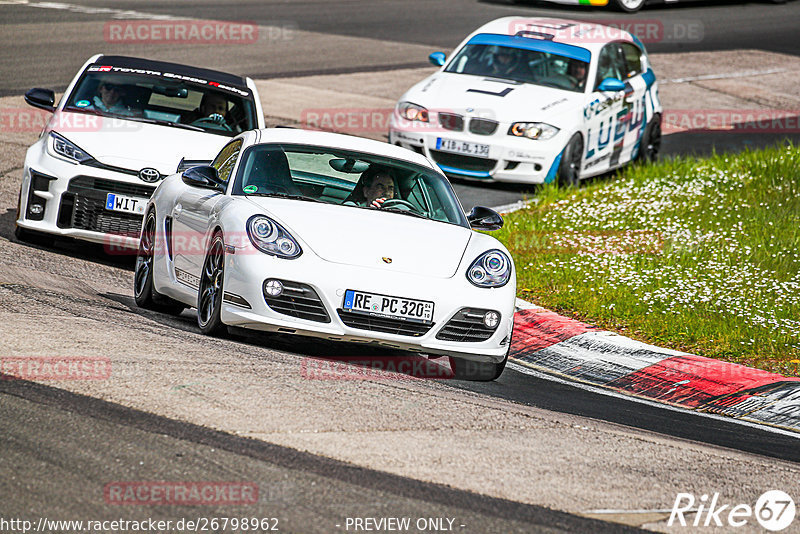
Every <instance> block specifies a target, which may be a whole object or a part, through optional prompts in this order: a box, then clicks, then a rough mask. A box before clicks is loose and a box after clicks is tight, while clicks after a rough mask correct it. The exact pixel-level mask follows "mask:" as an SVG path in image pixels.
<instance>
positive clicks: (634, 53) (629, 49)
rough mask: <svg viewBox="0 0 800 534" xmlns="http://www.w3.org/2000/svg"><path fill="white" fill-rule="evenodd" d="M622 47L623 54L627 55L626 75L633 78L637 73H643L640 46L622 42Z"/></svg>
mask: <svg viewBox="0 0 800 534" xmlns="http://www.w3.org/2000/svg"><path fill="white" fill-rule="evenodd" d="M620 47H621V48H622V55H623V56H625V65H626V67H625V69H626V73H625V76H626V77H627V78H632V77H633V76H636V75H637V74H641V73H642V51H641V50H639V47H637V46H636V45H634V44H631V43H622V44H620Z"/></svg>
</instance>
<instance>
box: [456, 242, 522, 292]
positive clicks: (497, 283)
mask: <svg viewBox="0 0 800 534" xmlns="http://www.w3.org/2000/svg"><path fill="white" fill-rule="evenodd" d="M509 278H511V260H510V259H509V258H508V256H506V255H505V254H504V253H503V252H501V251H499V250H496V249H495V250H489V251H487V252H484V253H483V254H481V255H480V256H478V259H476V260H475V261H473V262H472V265H470V266H469V269H468V270H467V279H468V280H469V281H470V282H471V283H472V284H474V285H476V286H478V287H502V286H504V285H506V284H507V283H508V279H509Z"/></svg>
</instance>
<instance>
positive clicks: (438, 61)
mask: <svg viewBox="0 0 800 534" xmlns="http://www.w3.org/2000/svg"><path fill="white" fill-rule="evenodd" d="M445 59H447V56H446V55H444V52H434V53H432V54H431V55H429V56H428V61H430V62H431V65H435V66H437V67H441V66H442V65H444V60H445Z"/></svg>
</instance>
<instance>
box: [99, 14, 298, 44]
mask: <svg viewBox="0 0 800 534" xmlns="http://www.w3.org/2000/svg"><path fill="white" fill-rule="evenodd" d="M296 31H297V25H296V24H293V23H279V24H274V25H268V26H259V25H257V24H256V23H255V22H253V21H225V20H113V21H109V22H106V23H105V25H104V26H103V38H104V39H105V41H106V42H107V43H114V44H142V43H147V44H156V45H158V44H190V45H195V44H196V45H220V44H238V45H249V44H255V43H257V42H259V41H289V40H292V39H294V36H295V32H296Z"/></svg>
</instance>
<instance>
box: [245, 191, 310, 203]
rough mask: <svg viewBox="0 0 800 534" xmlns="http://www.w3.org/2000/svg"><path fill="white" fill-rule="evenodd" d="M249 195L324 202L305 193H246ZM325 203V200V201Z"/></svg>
mask: <svg viewBox="0 0 800 534" xmlns="http://www.w3.org/2000/svg"><path fill="white" fill-rule="evenodd" d="M245 196H248V197H273V198H291V199H292V200H305V201H307V202H323V201H322V200H319V199H317V198H313V197H307V196H304V195H289V194H287V193H247V192H246V193H245ZM323 203H325V202H323Z"/></svg>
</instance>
